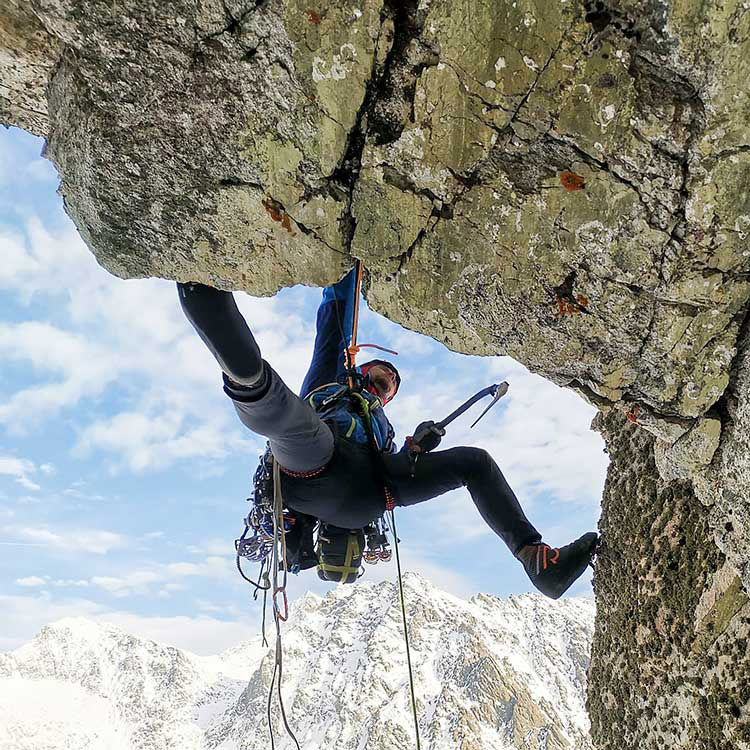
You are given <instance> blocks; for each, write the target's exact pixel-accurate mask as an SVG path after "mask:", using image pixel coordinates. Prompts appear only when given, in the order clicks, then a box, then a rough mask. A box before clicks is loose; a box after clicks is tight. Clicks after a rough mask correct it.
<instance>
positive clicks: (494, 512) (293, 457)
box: [178, 284, 541, 553]
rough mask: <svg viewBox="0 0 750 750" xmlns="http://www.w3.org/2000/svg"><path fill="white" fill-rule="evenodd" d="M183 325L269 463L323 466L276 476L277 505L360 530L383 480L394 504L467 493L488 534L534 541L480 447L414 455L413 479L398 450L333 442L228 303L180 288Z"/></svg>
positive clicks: (373, 513) (513, 546)
mask: <svg viewBox="0 0 750 750" xmlns="http://www.w3.org/2000/svg"><path fill="white" fill-rule="evenodd" d="M178 288H179V292H180V302H181V304H182V308H183V310H184V312H185V315H186V316H187V318H188V320H189V321H190V322H191V323H192V325H193V326H194V327H195V329H196V331H197V332H198V334H199V335H200V337H201V339H202V340H203V341H204V343H205V344H206V345H207V346H208V348H209V350H210V351H211V353H212V354H213V355H214V357H215V358H216V360H217V361H218V363H219V365H220V366H221V368H222V370H223V371H224V390H225V392H226V393H227V395H228V396H229V397H230V398H231V399H232V401H233V403H234V406H235V409H236V410H237V414H238V416H239V418H240V420H241V421H242V423H243V424H244V425H245V426H246V427H248V428H249V429H250V430H252V431H253V432H255V433H257V434H259V435H263V436H264V437H267V438H268V440H269V442H270V444H271V450H272V452H273V454H274V457H275V458H276V460H277V461H278V462H279V464H280V465H281V466H283V467H284V468H285V469H288V470H290V471H293V472H305V471H312V470H315V469H319V468H321V467H325V469H324V470H323V472H322V473H321V474H320V475H318V476H315V477H313V478H299V477H291V476H284V478H283V486H282V491H283V494H284V498H285V502H286V503H287V505H289V507H291V508H293V509H294V510H297V511H300V512H304V513H308V514H309V515H312V516H315V517H316V518H320V519H321V520H323V521H325V522H327V523H331V524H334V525H336V526H340V527H343V528H361V527H363V526H366V525H367V524H368V523H369V522H370V521H372V520H374V519H375V518H378V517H379V516H380V515H381V514H382V513H383V511H384V509H385V500H384V495H383V476H381V474H382V475H384V479H385V481H386V482H387V484H388V486H389V488H390V489H391V491H392V492H393V495H394V497H395V500H396V503H397V504H398V505H404V506H408V505H416V504H417V503H421V502H424V501H425V500H430V499H432V498H434V497H437V496H438V495H442V494H444V493H446V492H449V491H450V490H454V489H457V488H459V487H462V486H464V487H466V488H467V489H468V490H469V493H470V494H471V497H472V499H473V500H474V503H475V505H476V506H477V509H478V510H479V513H480V514H481V516H482V518H483V519H484V520H485V522H486V523H487V524H488V526H489V527H490V528H491V529H492V530H493V531H494V532H495V533H496V534H497V535H498V536H499V537H500V538H501V539H502V540H503V541H504V542H505V544H506V545H507V546H508V548H509V549H510V550H511V552H513V553H516V552H517V551H518V550H519V549H520V548H521V547H522V546H523V545H525V544H530V543H533V542H538V541H540V540H541V536H540V534H539V532H538V531H537V530H536V529H535V528H534V527H533V526H532V525H531V523H529V521H528V519H527V518H526V516H525V514H524V512H523V510H522V508H521V506H520V504H519V502H518V500H517V498H516V496H515V494H514V493H513V490H512V489H511V488H510V487H509V485H508V483H507V482H506V481H505V477H504V476H503V474H502V472H501V471H500V469H499V468H498V466H497V464H496V463H495V461H494V460H493V459H492V457H491V456H490V455H489V454H488V453H487V452H486V451H484V450H482V449H480V448H469V447H462V448H450V449H449V450H445V451H435V452H432V453H427V454H425V455H423V456H420V458H419V460H418V461H417V464H416V467H415V472H414V476H413V477H412V476H411V473H410V469H411V467H410V464H409V458H408V455H407V454H406V453H405V452H401V453H396V454H390V455H383V456H382V462H379V463H381V465H380V466H377V465H376V461H375V459H374V457H373V455H372V453H371V452H370V449H369V448H368V447H367V446H358V445H353V444H351V443H349V442H348V441H346V440H344V439H343V438H342V437H341V436H337V435H334V433H333V432H332V430H331V428H330V427H329V425H328V424H326V423H325V422H323V421H321V419H320V418H319V417H318V415H317V414H316V413H315V411H314V410H313V409H312V408H311V407H310V406H309V405H308V404H306V403H305V402H303V401H302V400H301V399H300V398H298V397H297V396H296V395H295V394H294V393H293V392H292V391H291V390H290V389H289V388H288V387H287V386H286V385H285V384H284V382H283V381H282V380H281V378H280V377H279V375H278V374H277V373H276V372H275V371H274V370H273V369H272V368H271V367H270V366H269V365H268V363H266V362H264V361H263V360H262V359H261V356H260V350H259V349H258V346H257V344H256V342H255V339H254V338H253V335H252V333H251V332H250V329H249V328H248V327H247V324H246V323H245V320H244V318H242V315H241V314H240V313H239V311H238V310H237V308H236V306H235V304H234V300H233V298H232V295H231V294H230V293H229V292H222V291H219V290H216V289H212V288H211V287H207V286H203V285H201V284H178Z"/></svg>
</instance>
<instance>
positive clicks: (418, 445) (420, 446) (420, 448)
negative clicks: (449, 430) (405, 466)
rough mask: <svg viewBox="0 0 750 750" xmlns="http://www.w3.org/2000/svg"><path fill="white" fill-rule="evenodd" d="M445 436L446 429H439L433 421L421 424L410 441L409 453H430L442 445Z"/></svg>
mask: <svg viewBox="0 0 750 750" xmlns="http://www.w3.org/2000/svg"><path fill="white" fill-rule="evenodd" d="M443 435H445V428H444V427H438V426H437V425H436V424H435V422H433V421H432V420H429V421H427V422H420V424H419V425H417V429H416V430H414V435H413V436H412V438H411V440H410V441H409V451H410V452H411V453H429V451H432V450H435V448H437V447H438V445H440V441H441V440H442V439H443Z"/></svg>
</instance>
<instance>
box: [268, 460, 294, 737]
mask: <svg viewBox="0 0 750 750" xmlns="http://www.w3.org/2000/svg"><path fill="white" fill-rule="evenodd" d="M273 487H274V490H273V542H274V543H273V553H272V556H271V568H272V586H273V596H272V597H271V600H272V602H273V621H274V624H275V625H276V649H275V651H276V653H275V656H274V665H273V673H272V674H271V686H270V688H269V690H268V703H267V713H268V732H269V734H270V735H271V750H274V748H275V744H274V737H273V722H272V718H271V701H272V699H273V688H274V683H276V673H277V672H278V675H279V679H278V683H276V684H277V688H278V696H279V710H280V711H281V718H282V720H283V722H284V728H285V729H286V733H287V734H288V735H289V736H290V737H291V738H292V740H293V741H294V744H295V745H296V747H297V750H300V746H299V742H297V738H296V737H295V736H294V732H293V731H292V729H291V727H290V726H289V722H288V721H287V718H286V710H285V709H284V700H283V698H282V696H281V680H282V676H283V659H282V656H283V651H282V648H281V622H282V621H283V622H286V620H287V618H288V617H289V604H288V602H287V598H286V583H287V573H288V570H287V563H286V531H285V530H284V515H283V514H284V510H283V506H284V502H283V498H282V496H281V471H280V467H279V462H278V461H274V462H273ZM279 551H280V552H281V568H282V569H283V571H284V575H283V578H282V584H281V586H279ZM279 594H281V595H282V598H283V602H284V614H283V615H282V614H281V611H280V610H279V603H278V600H277V596H278V595H279ZM264 638H265V633H264Z"/></svg>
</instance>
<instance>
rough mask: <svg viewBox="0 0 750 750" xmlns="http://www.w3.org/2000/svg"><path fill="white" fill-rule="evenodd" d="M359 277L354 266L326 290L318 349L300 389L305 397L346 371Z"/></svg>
mask: <svg viewBox="0 0 750 750" xmlns="http://www.w3.org/2000/svg"><path fill="white" fill-rule="evenodd" d="M356 280H357V276H356V269H352V270H351V271H350V272H349V273H348V274H347V275H346V276H344V278H343V279H341V281H339V282H338V283H336V284H334V285H333V286H327V287H326V288H325V289H324V290H323V301H322V302H321V303H320V307H319V308H318V316H317V321H316V332H315V348H314V350H313V357H312V362H311V363H310V369H309V370H308V371H307V375H306V376H305V380H304V382H303V383H302V389H301V390H300V396H302V397H304V396H306V395H307V394H308V393H310V391H312V390H314V389H315V388H318V387H319V386H321V385H324V384H326V383H334V382H336V380H337V379H338V378H339V377H340V376H341V375H343V374H344V373H345V372H346V360H345V357H344V350H345V349H346V348H347V347H348V346H349V344H350V343H351V336H352V322H353V318H354V302H355V299H354V295H355V293H356V292H355V288H356Z"/></svg>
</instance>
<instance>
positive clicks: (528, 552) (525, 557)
mask: <svg viewBox="0 0 750 750" xmlns="http://www.w3.org/2000/svg"><path fill="white" fill-rule="evenodd" d="M596 542H597V536H596V534H595V533H594V532H593V531H590V532H589V533H588V534H584V535H583V536H582V537H581V538H580V539H576V540H575V542H572V543H571V544H566V545H565V546H564V547H560V548H559V549H558V548H557V547H550V546H548V545H546V544H543V543H540V544H527V545H526V546H525V547H521V549H520V550H519V551H518V552H517V553H516V557H517V558H518V559H519V560H520V561H521V563H522V564H523V567H524V570H525V571H526V575H528V577H529V578H530V579H531V582H532V583H533V584H534V586H536V587H537V588H538V589H539V591H541V592H542V593H543V594H544V595H545V596H548V597H550V598H551V599H559V598H560V597H561V596H562V595H563V594H564V593H565V592H566V591H567V590H568V589H569V588H570V587H571V586H572V585H573V583H574V581H575V580H576V579H577V578H578V577H579V576H580V575H581V574H582V573H583V571H584V570H586V566H587V565H588V564H589V562H590V560H591V557H592V555H593V554H594V550H595V549H596Z"/></svg>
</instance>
